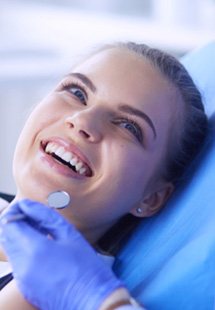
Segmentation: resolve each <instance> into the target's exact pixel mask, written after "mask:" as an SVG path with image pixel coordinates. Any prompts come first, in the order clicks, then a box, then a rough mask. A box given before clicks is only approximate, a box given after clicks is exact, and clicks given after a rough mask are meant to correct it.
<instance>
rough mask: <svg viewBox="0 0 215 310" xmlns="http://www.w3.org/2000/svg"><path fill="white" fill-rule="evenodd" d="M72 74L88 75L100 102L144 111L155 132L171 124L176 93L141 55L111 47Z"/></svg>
mask: <svg viewBox="0 0 215 310" xmlns="http://www.w3.org/2000/svg"><path fill="white" fill-rule="evenodd" d="M73 71H74V72H80V73H83V74H85V75H87V77H88V78H90V79H91V80H92V82H93V83H94V84H95V86H96V88H97V89H98V94H99V95H100V96H101V97H102V98H103V100H107V101H108V102H109V103H111V102H113V103H114V104H115V103H117V102H125V103H126V104H129V105H132V106H135V107H136V108H138V109H141V110H143V111H144V112H145V113H147V114H148V116H149V117H150V118H151V119H152V120H153V123H154V124H155V127H158V130H160V128H162V129H164V130H165V131H167V130H168V129H169V127H170V125H171V123H172V121H174V115H175V114H176V113H175V111H176V110H177V108H178V104H177V98H178V96H177V92H176V90H175V88H174V86H173V85H172V83H171V82H169V81H168V80H167V79H166V78H165V77H164V76H163V74H162V73H161V72H160V71H159V70H158V69H157V68H155V67H154V66H153V65H152V64H151V63H150V61H149V60H148V59H146V58H145V57H144V56H139V55H137V54H135V53H134V52H131V51H128V50H126V49H122V48H113V49H109V50H104V51H101V52H98V53H97V54H94V55H93V56H91V57H90V58H88V59H86V60H85V61H84V62H83V63H81V64H79V65H78V66H77V67H75V68H74V70H73Z"/></svg>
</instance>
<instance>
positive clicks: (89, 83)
mask: <svg viewBox="0 0 215 310" xmlns="http://www.w3.org/2000/svg"><path fill="white" fill-rule="evenodd" d="M67 76H72V77H76V78H78V79H79V80H81V81H82V82H83V83H84V84H85V85H86V86H87V87H89V89H90V90H91V91H92V92H93V93H95V92H96V91H97V89H96V86H95V85H94V84H93V82H92V81H91V80H90V79H89V78H88V77H87V76H86V75H84V74H82V73H79V72H71V73H69V74H67Z"/></svg>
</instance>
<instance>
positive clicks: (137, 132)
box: [117, 119, 143, 142]
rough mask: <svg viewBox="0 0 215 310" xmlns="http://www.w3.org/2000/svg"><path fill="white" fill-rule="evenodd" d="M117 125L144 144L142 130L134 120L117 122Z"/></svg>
mask: <svg viewBox="0 0 215 310" xmlns="http://www.w3.org/2000/svg"><path fill="white" fill-rule="evenodd" d="M117 124H118V125H119V126H120V127H121V128H125V129H126V130H127V131H129V132H130V133H131V134H132V135H133V136H134V137H135V138H136V139H137V140H138V141H139V142H143V134H142V130H141V128H140V126H139V125H138V124H137V123H136V122H135V121H134V120H130V119H120V120H117Z"/></svg>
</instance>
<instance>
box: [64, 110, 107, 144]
mask: <svg viewBox="0 0 215 310" xmlns="http://www.w3.org/2000/svg"><path fill="white" fill-rule="evenodd" d="M102 122H103V121H102V113H101V111H100V112H99V111H98V110H93V108H89V109H85V110H82V111H77V112H75V113H74V114H72V115H69V116H67V117H66V118H65V124H66V126H67V128H69V129H70V133H73V134H75V135H78V136H79V137H81V138H83V139H86V140H87V141H88V142H92V143H98V142H100V141H101V139H102V137H103V133H102V127H103V126H102Z"/></svg>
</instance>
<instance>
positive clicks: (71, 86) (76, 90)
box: [61, 82, 87, 105]
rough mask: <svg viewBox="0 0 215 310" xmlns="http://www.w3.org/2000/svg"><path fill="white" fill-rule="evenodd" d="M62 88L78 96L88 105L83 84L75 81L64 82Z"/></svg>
mask: <svg viewBox="0 0 215 310" xmlns="http://www.w3.org/2000/svg"><path fill="white" fill-rule="evenodd" d="M61 88H62V90H66V91H68V92H70V93H71V94H72V95H73V96H75V97H77V99H78V100H79V101H80V102H81V103H83V104H84V105H86V102H87V94H86V91H85V90H84V88H83V87H82V86H79V85H77V84H75V83H70V82H69V83H63V84H62V86H61Z"/></svg>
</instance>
